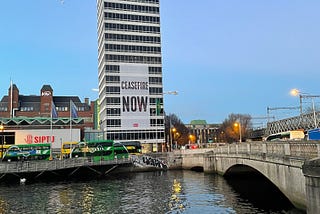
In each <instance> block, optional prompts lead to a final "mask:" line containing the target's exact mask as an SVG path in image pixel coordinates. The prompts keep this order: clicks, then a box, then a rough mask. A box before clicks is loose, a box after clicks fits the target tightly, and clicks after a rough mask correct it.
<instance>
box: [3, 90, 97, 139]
mask: <svg viewBox="0 0 320 214" xmlns="http://www.w3.org/2000/svg"><path fill="white" fill-rule="evenodd" d="M71 101H72V102H71ZM71 103H74V105H75V106H76V113H77V117H74V118H72V119H71V120H72V127H73V128H78V129H81V130H82V131H81V132H82V134H81V135H83V130H84V129H93V127H94V107H95V106H94V105H95V102H92V101H91V102H90V103H89V99H88V98H85V100H84V102H81V100H80V99H79V97H78V96H54V95H53V89H52V88H51V86H50V85H43V87H42V88H41V90H40V94H39V95H38V96H36V95H22V94H20V92H19V89H18V87H17V86H16V85H15V84H13V85H11V86H10V87H9V89H8V95H5V96H3V97H2V99H1V102H0V123H1V124H3V125H4V126H5V127H6V129H48V128H50V126H52V125H53V128H54V129H61V128H70V109H71V108H70V107H71ZM52 111H54V112H56V113H57V115H56V116H57V117H55V118H53V119H52V116H51V115H52Z"/></svg>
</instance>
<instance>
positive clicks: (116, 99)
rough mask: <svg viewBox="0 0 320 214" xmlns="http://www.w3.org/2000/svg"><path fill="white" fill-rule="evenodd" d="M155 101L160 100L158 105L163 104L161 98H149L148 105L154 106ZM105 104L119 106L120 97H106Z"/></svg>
mask: <svg viewBox="0 0 320 214" xmlns="http://www.w3.org/2000/svg"><path fill="white" fill-rule="evenodd" d="M157 100H160V104H163V99H162V98H150V101H149V102H150V104H151V105H155V104H156V103H157ZM107 104H108V105H120V97H107Z"/></svg>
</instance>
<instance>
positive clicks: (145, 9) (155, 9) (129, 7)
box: [104, 2, 159, 14]
mask: <svg viewBox="0 0 320 214" xmlns="http://www.w3.org/2000/svg"><path fill="white" fill-rule="evenodd" d="M104 7H106V8H111V9H116V10H129V11H136V12H146V13H156V14H159V7H150V6H142V5H132V4H121V3H113V2H105V3H104Z"/></svg>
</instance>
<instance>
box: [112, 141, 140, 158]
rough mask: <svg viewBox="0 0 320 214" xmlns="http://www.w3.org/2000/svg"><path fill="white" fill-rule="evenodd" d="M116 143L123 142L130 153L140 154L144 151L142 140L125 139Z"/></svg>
mask: <svg viewBox="0 0 320 214" xmlns="http://www.w3.org/2000/svg"><path fill="white" fill-rule="evenodd" d="M115 143H116V144H117V143H119V144H122V145H124V146H125V147H126V149H127V150H128V153H129V154H132V155H140V154H141V153H142V147H141V142H140V141H123V142H115Z"/></svg>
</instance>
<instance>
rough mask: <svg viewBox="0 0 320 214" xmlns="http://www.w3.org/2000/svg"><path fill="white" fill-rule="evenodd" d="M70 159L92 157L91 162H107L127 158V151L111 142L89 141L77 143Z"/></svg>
mask: <svg viewBox="0 0 320 214" xmlns="http://www.w3.org/2000/svg"><path fill="white" fill-rule="evenodd" d="M71 157H92V159H93V161H101V160H103V161H108V160H114V159H121V158H128V157H129V153H128V150H127V149H126V148H125V147H124V146H123V145H119V144H117V143H114V141H113V140H91V141H85V142H79V143H78V145H77V146H76V147H75V148H74V149H73V150H72V151H71Z"/></svg>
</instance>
